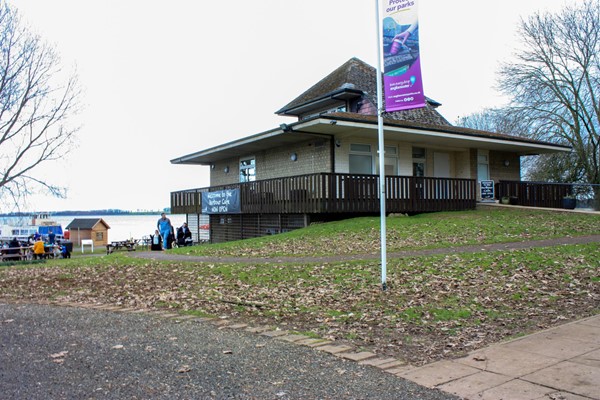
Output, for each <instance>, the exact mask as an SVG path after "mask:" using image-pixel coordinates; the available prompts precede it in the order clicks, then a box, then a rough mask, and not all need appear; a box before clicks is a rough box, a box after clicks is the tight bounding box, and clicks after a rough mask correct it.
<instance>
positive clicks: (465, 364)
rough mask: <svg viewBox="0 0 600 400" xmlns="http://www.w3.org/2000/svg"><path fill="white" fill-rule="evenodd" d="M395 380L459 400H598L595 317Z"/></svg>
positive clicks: (598, 324)
mask: <svg viewBox="0 0 600 400" xmlns="http://www.w3.org/2000/svg"><path fill="white" fill-rule="evenodd" d="M399 376H401V377H404V378H406V379H410V380H411V381H414V382H417V383H419V384H421V385H424V386H426V387H430V388H438V389H440V390H443V391H446V392H449V393H454V394H456V395H458V396H461V397H462V398H465V399H477V400H500V399H504V400H521V399H522V400H534V399H540V400H541V399H552V400H584V399H600V315H596V316H594V317H591V318H587V319H584V320H581V321H576V322H572V323H568V324H565V325H562V326H559V327H555V328H551V329H548V330H545V331H542V332H538V333H535V334H533V335H528V336H525V337H522V338H519V339H516V340H512V341H510V342H505V343H500V344H496V345H493V346H490V347H487V348H484V349H481V350H477V351H475V352H473V353H471V354H469V355H468V356H467V357H464V358H460V359H457V360H452V361H440V362H436V363H433V364H429V365H426V366H424V367H421V368H417V369H413V370H410V371H406V372H404V373H401V374H399Z"/></svg>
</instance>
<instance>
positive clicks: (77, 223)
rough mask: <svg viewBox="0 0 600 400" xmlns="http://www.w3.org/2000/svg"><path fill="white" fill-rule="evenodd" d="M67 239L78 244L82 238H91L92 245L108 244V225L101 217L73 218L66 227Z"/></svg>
mask: <svg viewBox="0 0 600 400" xmlns="http://www.w3.org/2000/svg"><path fill="white" fill-rule="evenodd" d="M66 229H68V230H69V235H70V236H69V240H71V241H72V242H73V243H74V244H75V245H79V244H80V243H81V241H82V240H93V241H94V246H106V245H107V244H108V230H109V229H110V226H108V224H107V223H106V221H104V220H103V219H102V218H75V219H74V220H73V221H71V223H70V224H69V225H67V228H66Z"/></svg>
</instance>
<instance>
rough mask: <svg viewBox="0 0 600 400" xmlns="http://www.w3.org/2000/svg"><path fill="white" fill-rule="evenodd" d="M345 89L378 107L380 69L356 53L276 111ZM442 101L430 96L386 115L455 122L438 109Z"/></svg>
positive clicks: (390, 117)
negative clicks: (423, 102)
mask: <svg viewBox="0 0 600 400" xmlns="http://www.w3.org/2000/svg"><path fill="white" fill-rule="evenodd" d="M344 89H346V90H354V91H361V92H362V93H363V95H364V97H365V98H366V99H367V100H369V101H370V102H371V103H372V104H373V105H375V109H376V105H377V70H376V69H375V68H374V67H372V66H370V65H369V64H367V63H365V62H364V61H362V60H359V59H358V58H356V57H353V58H351V59H350V60H348V61H347V62H346V63H344V64H343V65H341V66H340V67H338V68H337V69H336V70H335V71H333V72H332V73H330V74H329V75H327V76H326V77H325V78H323V79H321V80H320V81H319V82H317V83H316V84H315V85H313V86H312V87H311V88H309V89H308V90H306V91H305V92H304V93H302V94H301V95H300V96H298V97H296V98H295V99H294V100H292V101H291V102H290V103H288V104H286V105H285V106H284V107H282V108H281V109H280V110H279V111H276V114H285V113H286V112H287V111H289V110H292V109H294V108H297V107H299V106H301V105H303V104H306V103H310V102H312V101H315V100H317V99H320V98H323V97H326V96H327V95H330V94H332V93H335V92H337V91H341V90H344ZM440 105H441V104H440V103H438V102H436V101H434V100H431V99H429V98H427V104H426V106H425V107H422V108H416V109H411V110H403V111H394V112H391V113H384V117H385V118H388V119H393V120H398V121H418V122H422V123H426V124H431V125H451V124H450V123H449V122H448V121H447V120H446V119H445V118H444V117H443V116H442V115H441V114H440V113H439V112H437V111H436V110H435V108H436V107H438V106H440Z"/></svg>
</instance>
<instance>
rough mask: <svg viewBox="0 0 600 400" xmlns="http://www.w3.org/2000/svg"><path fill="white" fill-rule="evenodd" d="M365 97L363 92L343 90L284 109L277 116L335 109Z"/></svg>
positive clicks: (277, 112) (349, 89)
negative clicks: (329, 108)
mask: <svg viewBox="0 0 600 400" xmlns="http://www.w3.org/2000/svg"><path fill="white" fill-rule="evenodd" d="M362 95H363V92H362V91H361V90H357V89H351V88H342V89H338V90H334V91H333V92H330V93H327V94H325V95H323V96H321V97H317V98H316V99H313V100H311V101H308V102H305V103H301V104H297V105H294V106H292V107H284V108H282V109H281V110H279V111H276V112H275V114H278V115H301V114H304V113H306V112H308V111H310V110H315V109H323V108H327V107H334V106H336V105H339V104H345V102H346V101H348V100H352V99H356V98H359V97H361V96H362Z"/></svg>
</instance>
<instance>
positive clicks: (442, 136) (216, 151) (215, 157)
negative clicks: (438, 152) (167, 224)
mask: <svg viewBox="0 0 600 400" xmlns="http://www.w3.org/2000/svg"><path fill="white" fill-rule="evenodd" d="M376 131H377V118H376V117H374V116H365V115H359V114H351V113H334V114H324V115H320V116H315V117H313V118H309V119H306V120H302V121H298V122H294V123H292V124H282V125H281V126H280V127H279V128H276V129H271V130H269V131H266V132H262V133H258V134H255V135H252V136H247V137H244V138H241V139H238V140H234V141H231V142H228V143H224V144H222V145H219V146H215V147H211V148H209V149H205V150H201V151H198V152H195V153H191V154H188V155H184V156H181V157H177V158H174V159H172V160H171V163H172V164H195V165H211V164H214V163H216V162H218V161H220V160H224V159H229V158H235V157H241V156H244V155H248V154H254V153H257V152H260V151H264V150H265V149H269V148H275V147H280V146H286V145H293V144H295V143H298V142H301V141H306V140H310V139H314V138H324V137H325V138H332V137H335V138H336V139H343V138H345V137H348V138H350V137H354V138H356V137H364V138H370V139H372V138H376V137H377V136H376V133H377V132H376ZM384 135H385V140H395V141H403V142H409V143H413V144H417V145H418V144H422V145H423V146H424V147H431V146H434V147H438V148H445V149H451V150H454V151H458V150H465V149H469V148H481V149H489V150H497V151H507V152H514V153H518V154H519V155H534V154H542V153H557V152H569V151H571V150H572V149H571V147H569V146H562V145H557V144H553V143H548V142H541V141H535V140H531V139H527V138H522V137H518V136H511V135H505V134H497V133H491V132H484V131H478V130H473V129H468V128H461V127H454V126H445V125H440V126H437V125H426V124H420V123H415V122H413V121H397V120H388V119H386V120H385V123H384Z"/></svg>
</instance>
